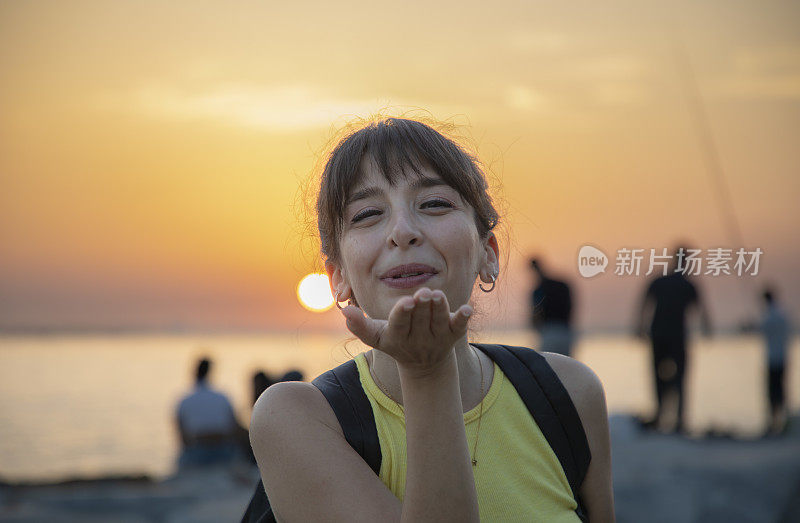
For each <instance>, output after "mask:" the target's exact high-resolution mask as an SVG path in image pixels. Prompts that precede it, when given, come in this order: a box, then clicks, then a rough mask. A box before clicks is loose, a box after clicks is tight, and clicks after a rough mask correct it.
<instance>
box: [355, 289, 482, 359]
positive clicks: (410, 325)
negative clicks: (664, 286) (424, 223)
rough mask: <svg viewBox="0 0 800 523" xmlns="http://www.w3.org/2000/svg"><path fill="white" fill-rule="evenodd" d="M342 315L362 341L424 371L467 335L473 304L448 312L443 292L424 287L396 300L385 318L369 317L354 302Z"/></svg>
mask: <svg viewBox="0 0 800 523" xmlns="http://www.w3.org/2000/svg"><path fill="white" fill-rule="evenodd" d="M342 314H344V316H345V318H346V319H347V328H348V329H349V330H350V332H352V333H353V334H355V335H356V336H357V337H358V338H359V339H360V340H361V341H363V342H364V343H365V344H367V345H369V346H370V347H373V348H375V349H378V350H380V351H382V352H385V353H386V354H388V355H389V356H391V357H392V358H394V359H395V360H396V361H397V364H398V365H400V366H403V367H406V368H409V369H414V370H418V371H425V370H427V369H432V368H435V367H436V366H437V365H438V364H439V363H441V362H442V361H444V360H445V359H446V358H447V357H448V356H449V355H450V353H451V350H452V349H453V345H454V344H455V342H456V341H457V340H459V339H460V338H462V337H463V336H464V335H465V334H466V332H467V322H468V321H469V317H470V316H471V315H472V307H471V306H470V305H466V304H465V305H462V306H461V307H459V308H458V310H457V311H455V312H453V313H451V312H450V305H449V304H448V303H447V297H446V296H445V294H444V292H442V291H441V290H438V289H437V290H434V291H432V290H431V289H429V288H427V287H423V288H421V289H419V290H417V292H415V293H414V295H413V296H404V297H402V298H400V299H399V300H397V303H395V304H394V307H392V310H391V312H389V319H388V320H376V319H373V318H370V317H369V316H366V315H365V314H364V313H363V311H362V310H361V309H359V308H358V307H355V306H353V305H348V306H347V307H345V308H344V309H342Z"/></svg>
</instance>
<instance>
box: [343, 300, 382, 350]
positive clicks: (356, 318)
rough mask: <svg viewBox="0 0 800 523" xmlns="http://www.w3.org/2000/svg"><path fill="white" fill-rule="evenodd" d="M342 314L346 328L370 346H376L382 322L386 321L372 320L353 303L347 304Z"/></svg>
mask: <svg viewBox="0 0 800 523" xmlns="http://www.w3.org/2000/svg"><path fill="white" fill-rule="evenodd" d="M342 314H343V315H344V317H345V320H347V329H348V330H349V331H350V332H352V333H353V334H354V335H355V336H356V337H357V338H358V339H360V340H361V341H363V342H364V343H366V344H367V345H369V346H370V347H377V345H378V342H379V341H380V338H381V332H382V331H383V328H384V325H382V323H384V324H385V323H386V322H380V321H378V320H373V319H372V318H370V317H369V316H367V315H366V314H364V311H362V310H361V309H359V308H358V307H356V306H354V305H348V306H347V307H345V308H344V309H342Z"/></svg>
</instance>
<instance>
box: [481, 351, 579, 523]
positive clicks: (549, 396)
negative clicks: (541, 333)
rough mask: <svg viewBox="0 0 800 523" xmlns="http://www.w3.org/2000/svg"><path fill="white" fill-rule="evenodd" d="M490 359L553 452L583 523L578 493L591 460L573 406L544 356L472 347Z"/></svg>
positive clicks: (536, 353) (534, 352) (525, 352)
mask: <svg viewBox="0 0 800 523" xmlns="http://www.w3.org/2000/svg"><path fill="white" fill-rule="evenodd" d="M473 345H475V346H476V347H478V348H479V349H481V350H482V351H483V352H484V353H486V355H487V356H489V357H490V358H491V359H492V360H494V361H495V362H496V363H497V365H498V366H499V367H500V369H501V370H502V371H503V374H505V375H506V376H507V377H508V379H509V381H510V382H511V384H512V385H513V386H514V388H515V389H516V390H517V393H518V394H519V396H520V398H522V401H523V403H525V406H526V407H527V408H528V411H529V412H530V413H531V416H533V418H534V420H535V421H536V424H537V425H538V426H539V429H540V430H541V431H542V434H543V435H544V437H545V438H546V439H547V442H548V443H549V444H550V447H551V448H552V449H553V452H554V453H555V455H556V457H558V461H559V462H560V463H561V468H562V469H564V474H565V475H566V477H567V481H569V485H570V487H571V488H572V495H573V497H574V498H575V501H576V502H577V503H578V508H577V509H576V512H577V513H578V516H579V517H580V518H581V521H586V510H585V507H584V506H583V502H582V500H581V499H580V496H579V494H578V492H579V491H580V486H581V484H582V483H583V478H584V477H585V476H586V471H587V469H588V468H589V462H590V461H591V453H590V451H589V442H588V441H587V439H586V433H585V432H584V430H583V424H582V423H581V419H580V417H579V415H578V411H577V410H576V409H575V405H574V404H573V403H572V400H571V399H570V397H569V394H568V393H567V390H566V389H565V388H564V385H563V384H562V383H561V380H559V379H558V376H557V375H556V373H555V371H553V369H552V367H550V365H549V364H548V363H547V360H545V359H544V356H542V355H541V354H539V353H538V352H536V351H535V350H533V349H528V348H525V347H509V346H505V345H488V344H478V343H475V344H473Z"/></svg>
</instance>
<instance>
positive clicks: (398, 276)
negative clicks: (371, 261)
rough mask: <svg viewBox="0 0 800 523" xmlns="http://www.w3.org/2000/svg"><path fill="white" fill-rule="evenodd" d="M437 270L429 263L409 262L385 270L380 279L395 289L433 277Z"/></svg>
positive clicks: (406, 287)
mask: <svg viewBox="0 0 800 523" xmlns="http://www.w3.org/2000/svg"><path fill="white" fill-rule="evenodd" d="M437 273H438V271H437V270H436V269H434V268H433V267H431V266H429V265H422V264H418V263H415V264H409V265H400V266H397V267H394V268H393V269H391V270H389V271H387V272H386V273H385V274H384V275H383V276H381V278H380V280H381V281H382V282H383V283H385V284H386V285H388V286H389V287H393V288H396V289H408V288H410V287H416V286H417V285H421V284H423V283H425V282H426V281H428V280H429V279H431V278H433V277H434V276H435V275H436V274H437Z"/></svg>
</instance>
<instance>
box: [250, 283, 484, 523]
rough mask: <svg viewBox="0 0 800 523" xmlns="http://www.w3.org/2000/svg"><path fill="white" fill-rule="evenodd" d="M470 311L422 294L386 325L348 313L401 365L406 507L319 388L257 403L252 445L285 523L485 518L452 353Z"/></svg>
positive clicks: (305, 387) (288, 389)
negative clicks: (348, 437)
mask: <svg viewBox="0 0 800 523" xmlns="http://www.w3.org/2000/svg"><path fill="white" fill-rule="evenodd" d="M437 293H438V294H437ZM434 295H435V296H437V297H439V298H440V299H439V300H438V301H436V300H434V299H433V296H434ZM465 307H467V308H466V309H465V308H462V309H459V311H457V312H456V313H455V314H450V312H449V308H448V305H447V300H446V298H445V297H444V294H443V293H441V291H435V292H434V293H431V291H430V290H429V289H420V291H418V292H417V294H415V296H414V298H412V297H405V298H402V299H401V300H399V301H398V303H397V304H396V305H395V308H394V309H393V310H392V313H391V314H390V318H389V320H388V321H383V322H381V321H378V320H372V319H370V318H366V317H364V316H363V315H362V314H361V312H360V311H358V310H357V309H355V308H354V307H348V308H346V309H345V315H346V317H347V319H348V327H349V328H350V330H351V331H353V333H355V334H356V335H357V336H359V337H360V338H361V339H362V340H363V341H365V342H366V343H368V344H369V345H371V346H374V347H375V346H380V347H381V350H384V352H386V353H387V354H389V355H391V356H392V357H393V358H395V360H396V361H397V362H398V370H399V372H400V382H401V387H402V391H403V403H404V410H405V415H406V442H407V453H408V463H407V470H406V487H405V496H404V501H403V502H402V503H401V502H400V501H399V500H398V499H397V498H396V497H395V496H394V495H393V494H392V493H391V491H389V489H387V488H386V486H385V485H384V484H383V483H382V482H381V480H380V478H378V477H377V476H376V475H375V473H374V472H373V471H372V470H371V469H370V468H369V466H368V465H367V464H366V463H365V462H364V460H363V459H362V458H361V457H360V456H359V455H358V454H357V453H356V452H355V451H354V450H353V449H352V448H351V447H350V446H349V445H348V444H347V442H346V441H345V439H344V436H343V434H342V431H341V427H340V426H339V424H338V421H337V420H336V417H335V415H334V414H333V411H332V410H331V409H330V406H329V405H328V404H327V402H326V401H325V399H324V397H323V396H322V394H321V393H320V392H319V391H317V390H316V388H315V387H313V386H312V385H310V384H302V383H282V384H278V385H275V386H273V387H270V389H268V390H267V392H266V393H265V394H264V395H263V396H262V398H261V399H259V401H258V403H257V404H256V406H255V409H254V414H253V422H252V425H251V431H250V434H251V442H252V445H253V450H254V452H255V455H256V459H257V461H258V464H259V468H260V470H261V475H262V479H263V481H264V485H265V488H266V490H267V492H268V495H269V499H270V502H271V505H272V506H273V511H274V512H275V514H276V517H277V519H278V521H289V522H293V521H323V520H324V521H333V522H336V521H343V522H344V521H415V522H416V521H420V522H424V521H437V522H438V521H458V522H468V521H477V520H478V502H477V492H476V490H475V480H474V477H473V475H472V468H471V466H470V459H469V450H468V448H467V440H466V433H465V429H464V420H463V406H462V404H461V395H460V391H459V385H458V369H457V366H456V359H455V353H454V349H453V343H454V342H455V341H456V340H458V339H459V338H461V337H463V335H464V334H465V332H466V323H467V316H468V314H465V311H469V307H468V306H465ZM348 309H350V310H348Z"/></svg>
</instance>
